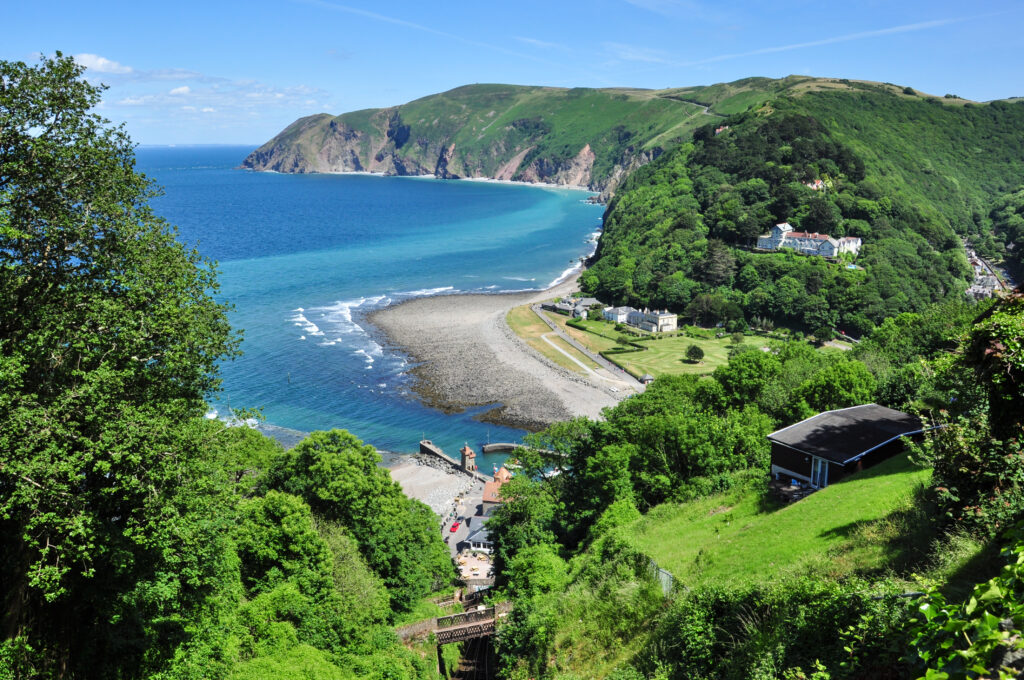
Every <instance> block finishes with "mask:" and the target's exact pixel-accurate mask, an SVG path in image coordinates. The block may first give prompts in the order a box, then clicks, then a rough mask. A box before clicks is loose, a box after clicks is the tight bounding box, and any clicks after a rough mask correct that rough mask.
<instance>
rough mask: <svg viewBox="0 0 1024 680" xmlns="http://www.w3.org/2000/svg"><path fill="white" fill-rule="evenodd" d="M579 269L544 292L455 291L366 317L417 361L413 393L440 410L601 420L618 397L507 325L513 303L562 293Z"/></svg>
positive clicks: (532, 425)
mask: <svg viewBox="0 0 1024 680" xmlns="http://www.w3.org/2000/svg"><path fill="white" fill-rule="evenodd" d="M580 273H581V271H580V270H577V271H574V272H571V273H569V274H568V276H566V277H565V278H564V280H563V281H561V282H560V283H557V284H556V285H553V286H549V287H548V288H546V289H544V290H530V291H524V292H516V293H464V294H462V293H460V294H455V295H432V296H429V297H418V298H412V299H409V300H405V301H403V302H400V303H398V304H395V305H390V306H388V307H384V308H382V309H378V310H374V311H372V312H370V313H369V314H367V315H366V317H364V318H365V319H366V321H367V322H368V323H369V324H371V325H372V326H373V327H374V328H375V329H376V330H378V331H379V332H380V333H381V335H382V336H383V338H384V339H385V341H386V342H387V344H388V345H390V346H391V347H392V348H394V349H398V350H399V351H402V352H404V353H405V354H407V355H408V356H410V357H411V358H412V359H413V361H414V362H415V363H416V364H417V365H416V366H414V367H413V368H412V370H411V371H409V375H411V376H412V377H413V385H412V388H413V391H414V392H415V393H416V394H417V395H418V396H419V398H420V400H421V401H422V402H423V403H425V404H426V405H427V406H430V407H433V408H437V409H438V410H441V411H443V412H445V413H459V412H462V411H464V410H466V409H472V408H484V409H486V410H485V411H484V412H483V413H481V414H480V415H479V416H477V417H478V419H480V420H482V421H484V422H489V423H494V424H498V425H506V426H510V427H516V428H522V429H526V430H531V431H536V430H540V429H543V428H544V427H547V426H548V425H550V424H551V423H553V422H556V421H559V420H568V419H570V418H573V417H575V416H586V417H589V418H598V417H600V415H601V410H602V409H603V408H605V407H607V406H614V405H615V404H616V403H617V399H616V398H615V397H614V396H612V395H610V394H608V393H607V392H605V391H604V390H602V389H600V388H599V387H597V386H595V385H594V384H592V383H590V382H589V381H587V380H586V379H585V378H584V377H583V376H580V375H578V374H574V373H572V372H570V371H568V370H565V369H561V368H559V367H557V366H554V365H553V364H551V363H550V362H546V361H545V360H544V359H543V357H541V356H540V355H538V354H537V353H535V352H534V351H533V350H532V349H531V348H530V347H528V346H527V345H526V343H525V342H524V341H523V340H522V339H521V338H519V337H518V336H516V335H515V333H513V332H512V330H511V329H510V328H509V327H508V325H507V324H506V323H505V316H506V314H507V313H508V311H509V310H511V309H512V308H513V307H517V306H519V305H523V304H530V303H534V302H539V301H541V300H546V299H548V298H552V297H566V296H568V295H569V294H570V293H572V292H574V291H575V290H576V289H577V280H578V278H579V275H580Z"/></svg>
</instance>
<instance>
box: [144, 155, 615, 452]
mask: <svg viewBox="0 0 1024 680" xmlns="http://www.w3.org/2000/svg"><path fill="white" fill-rule="evenodd" d="M250 150H251V149H249V148H243V147H174V148H153V147H149V148H140V149H139V150H138V152H137V155H138V167H139V169H140V170H141V171H142V172H144V173H146V174H147V175H148V176H149V177H151V178H152V179H154V180H156V181H157V183H159V184H160V185H162V186H163V187H164V191H165V194H164V195H163V196H161V197H159V198H157V199H155V200H154V201H153V206H154V208H155V209H156V211H157V213H158V214H160V215H162V216H164V217H166V218H167V219H168V220H169V221H170V222H171V223H173V224H175V225H177V227H178V229H179V231H180V235H181V239H182V240H183V241H185V242H186V243H191V244H196V243H198V248H199V250H200V252H202V253H203V254H204V255H206V256H208V257H210V258H213V259H215V260H217V261H219V263H220V277H219V278H220V282H221V291H220V297H221V298H222V299H224V300H226V301H227V302H230V303H231V304H233V305H234V308H235V309H234V311H233V312H232V314H231V321H232V324H233V325H234V326H235V327H236V328H241V329H243V331H244V341H243V343H242V350H243V352H244V355H243V356H242V357H241V358H239V359H236V360H235V361H232V362H228V363H226V364H225V365H223V366H222V374H223V378H224V392H223V394H222V395H220V397H219V399H218V401H217V403H216V404H214V407H215V408H216V410H217V411H218V413H219V414H220V415H222V416H223V415H226V414H228V413H229V412H230V409H231V408H243V407H244V408H250V407H259V408H262V410H263V413H264V415H265V417H266V420H267V423H269V424H271V425H274V426H278V427H281V428H288V429H292V430H298V431H303V432H308V431H310V430H316V429H328V428H333V427H341V428H345V429H347V430H349V431H351V432H353V433H354V434H355V435H357V436H358V437H360V438H361V439H363V440H364V441H367V442H368V443H371V444H373V445H374V446H376V447H378V448H381V449H385V450H389V451H399V452H401V451H413V450H416V446H417V442H418V441H419V440H420V439H421V438H422V437H423V436H426V437H427V438H429V439H433V440H434V441H435V442H437V443H439V444H440V445H441V446H442V447H444V449H445V450H446V451H449V452H451V453H454V452H455V451H456V450H457V449H458V448H459V447H461V446H462V444H463V443H464V442H469V443H470V444H471V445H472V444H480V443H483V442H486V441H488V440H490V441H506V440H510V439H511V440H518V439H519V438H520V437H521V436H522V434H523V432H522V431H520V430H513V429H509V428H502V427H497V426H494V425H486V424H483V423H480V422H478V421H476V420H474V419H473V415H474V414H473V413H463V414H456V415H445V414H443V413H441V412H439V411H436V410H434V409H430V408H426V407H424V406H423V405H421V404H420V403H418V402H417V401H416V400H415V398H414V397H413V396H412V394H411V392H410V381H409V378H408V377H407V376H406V372H407V371H408V369H409V363H408V361H407V358H406V357H404V356H402V355H401V353H399V352H398V351H396V350H394V349H392V348H389V347H387V345H386V342H385V340H384V338H382V337H380V336H379V334H377V333H376V331H374V329H373V328H372V327H369V326H368V325H367V324H366V323H365V322H363V321H361V318H362V316H363V315H364V314H365V313H366V312H368V311H371V310H373V309H375V308H378V307H380V306H384V305H387V304H390V303H393V302H396V301H400V300H403V299H406V298H409V297H414V296H419V295H428V294H437V293H441V292H481V291H487V292H496V291H501V290H523V289H539V288H545V287H547V286H548V285H550V284H551V283H552V282H554V281H555V280H557V279H559V278H560V277H562V276H564V275H565V274H566V273H567V271H568V270H569V269H570V267H571V266H572V264H573V263H575V262H576V261H578V259H579V257H580V256H583V255H588V254H589V253H590V252H592V250H593V247H594V246H593V242H592V240H593V238H594V236H595V235H596V232H597V230H598V229H599V228H600V220H601V209H600V208H599V207H597V206H594V205H591V204H588V203H585V202H584V199H585V198H586V197H587V194H586V193H583V192H579V191H572V190H567V189H551V188H537V187H525V186H510V185H504V184H497V183H482V182H450V181H439V180H433V179H421V178H403V177H371V176H365V175H281V174H273V173H256V172H248V171H244V170H236V169H234V168H235V167H236V166H237V165H238V164H239V163H240V162H241V160H242V159H243V158H244V157H245V156H246V154H248V152H249V151H250ZM492 462H493V461H485V465H490V464H492ZM481 468H482V469H485V470H486V467H485V466H481Z"/></svg>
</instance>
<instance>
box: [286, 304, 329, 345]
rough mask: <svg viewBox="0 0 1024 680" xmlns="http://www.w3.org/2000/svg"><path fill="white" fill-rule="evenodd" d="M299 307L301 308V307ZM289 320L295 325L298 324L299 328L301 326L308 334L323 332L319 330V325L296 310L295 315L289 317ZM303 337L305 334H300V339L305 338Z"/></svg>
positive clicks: (320, 333)
mask: <svg viewBox="0 0 1024 680" xmlns="http://www.w3.org/2000/svg"><path fill="white" fill-rule="evenodd" d="M299 309H301V307H300V308H299ZM289 321H291V322H292V323H293V324H295V325H296V326H299V327H300V328H302V330H304V331H306V333H307V334H309V335H323V334H324V333H323V331H321V330H320V327H319V326H317V325H316V324H315V323H313V322H312V321H310V320H309V319H307V318H306V316H305V315H304V314H303V313H302V312H298V313H297V314H296V315H295V316H293V317H292V318H290V319H289ZM305 337H306V336H305V335H304V336H302V339H305Z"/></svg>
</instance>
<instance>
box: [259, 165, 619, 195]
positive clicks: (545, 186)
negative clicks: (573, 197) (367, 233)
mask: <svg viewBox="0 0 1024 680" xmlns="http://www.w3.org/2000/svg"><path fill="white" fill-rule="evenodd" d="M239 169H242V170H248V171H250V172H270V173H274V174H279V175H280V174H288V173H281V172H278V171H277V170H255V169H253V168H242V167H241V166H239ZM306 174H311V175H364V176H367V177H410V178H414V179H436V180H441V181H445V182H452V181H454V182H487V183H492V184H508V185H512V186H523V187H536V188H538V189H569V190H571V191H583V192H586V193H588V194H593V195H594V196H595V197H596V196H599V195H600V194H601V192H600V191H595V190H594V189H591V188H590V187H587V186H583V185H581V184H555V183H553V182H526V181H524V180H518V179H497V178H495V177H456V178H445V177H438V176H437V175H428V174H423V175H393V174H388V173H386V172H375V171H372V170H328V171H323V172H311V173H306Z"/></svg>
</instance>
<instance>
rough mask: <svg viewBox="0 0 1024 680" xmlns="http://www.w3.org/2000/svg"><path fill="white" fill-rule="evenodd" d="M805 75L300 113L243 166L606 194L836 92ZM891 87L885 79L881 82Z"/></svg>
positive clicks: (524, 91)
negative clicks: (772, 102) (762, 119)
mask: <svg viewBox="0 0 1024 680" xmlns="http://www.w3.org/2000/svg"><path fill="white" fill-rule="evenodd" d="M849 83H850V81H845V82H843V81H835V80H831V79H823V78H810V77H806V76H789V77H787V78H782V79H778V80H776V79H771V78H745V79H743V80H737V81H735V82H732V83H719V84H716V85H710V86H697V87H683V88H670V89H665V90H643V89H634V88H606V89H590V88H573V89H566V88H555V87H531V86H520V85H501V84H479V85H466V86H464V87H458V88H455V89H453V90H449V91H447V92H443V93H440V94H434V95H430V96H427V97H423V98H421V99H417V100H415V101H412V102H409V103H407V104H403V105H400V106H392V107H387V108H380V109H364V110H361V111H352V112H349V113H344V114H341V115H338V116H334V115H331V114H327V113H320V114H316V115H312V116H307V117H304V118H300V119H299V120H297V121H295V122H294V123H292V124H291V125H289V126H288V127H287V128H285V129H284V130H283V131H282V132H281V133H279V134H278V135H277V136H275V137H274V138H273V139H271V140H270V141H268V142H267V143H266V144H264V145H263V146H261V147H260V148H258V149H256V150H255V151H254V152H253V153H252V154H250V155H249V157H248V158H246V159H245V161H244V162H243V164H242V165H243V167H246V168H251V169H253V170H273V171H276V172H288V173H305V172H349V171H368V172H382V173H385V174H392V175H436V176H438V177H444V178H450V179H456V178H462V177H487V178H494V179H502V180H517V181H525V182H548V183H553V184H565V185H583V186H587V187H589V188H591V189H594V190H599V191H602V190H613V189H614V187H615V186H617V185H618V184H619V183H620V182H621V181H622V180H623V179H624V178H625V177H626V176H627V175H628V174H629V173H630V172H631V171H632V170H634V169H636V168H637V167H640V166H642V165H645V164H646V163H649V162H650V161H652V160H654V159H655V158H657V157H658V156H660V155H661V154H662V153H664V152H665V151H667V150H669V149H672V148H675V147H677V146H678V145H679V144H681V143H683V142H685V141H687V140H689V139H690V137H691V136H692V134H693V131H694V130H695V129H697V128H698V127H700V126H702V125H706V124H708V123H709V122H714V121H720V120H722V119H724V118H725V117H726V116H729V115H733V114H736V113H739V112H742V111H746V110H748V109H749V108H750V107H752V106H758V105H761V104H763V103H764V102H765V101H766V100H768V99H769V98H771V97H773V96H776V95H778V94H780V93H783V92H787V91H792V92H807V91H815V90H820V89H835V88H840V89H842V88H848V87H850V86H851V85H850V84H849ZM892 87H893V88H894V89H896V90H898V89H899V88H896V86H892Z"/></svg>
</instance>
